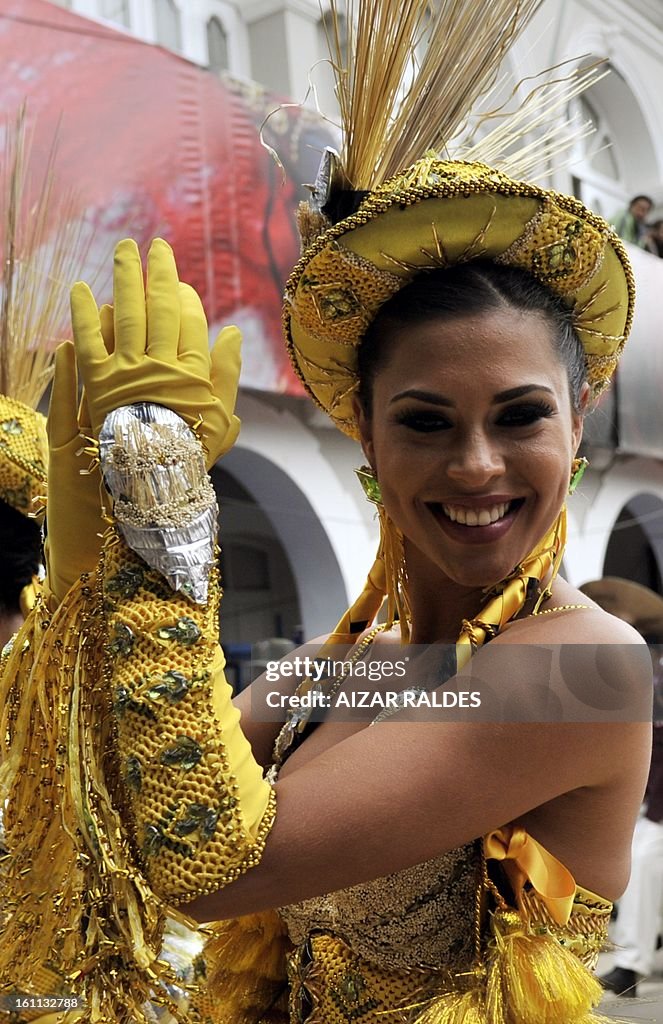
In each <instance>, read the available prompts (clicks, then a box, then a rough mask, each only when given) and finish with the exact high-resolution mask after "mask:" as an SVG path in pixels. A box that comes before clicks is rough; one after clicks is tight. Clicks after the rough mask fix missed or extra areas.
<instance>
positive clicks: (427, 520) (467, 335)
mask: <svg viewBox="0 0 663 1024" xmlns="http://www.w3.org/2000/svg"><path fill="white" fill-rule="evenodd" d="M359 420H360V430H361V435H362V443H363V447H364V450H365V453H366V455H367V457H368V459H369V462H370V463H371V465H372V466H373V467H374V469H375V470H376V473H377V477H378V481H379V483H380V488H381V491H382V497H383V501H384V505H385V508H386V510H387V512H388V513H389V515H390V516H391V518H392V519H393V521H394V522H395V523H396V525H397V526H398V527H399V528H400V529H401V531H402V532H403V534H404V537H405V538H406V549H410V546H411V545H414V547H415V548H416V549H418V551H419V553H420V554H422V555H423V556H424V560H427V561H428V562H429V563H432V566H431V567H433V566H434V567H436V569H437V570H441V571H442V572H443V573H444V574H445V575H446V576H447V577H448V578H450V579H451V580H453V581H454V582H456V583H457V584H460V585H464V586H468V587H477V586H489V585H492V584H494V583H497V582H498V581H499V580H501V579H503V578H504V576H506V575H507V574H508V573H509V572H511V571H512V570H513V568H514V567H515V566H516V565H517V564H518V563H519V562H520V561H522V559H523V558H524V557H525V555H527V554H528V552H529V551H531V550H532V548H533V547H534V546H535V545H536V543H537V542H538V541H539V540H540V539H541V538H542V537H543V536H544V534H545V533H546V530H547V529H548V528H549V527H550V526H551V525H552V523H553V522H554V520H555V518H556V516H557V514H558V512H559V510H560V508H561V506H562V504H563V502H564V498H565V495H566V493H567V490H568V486H569V479H570V474H571V462H572V460H573V457H574V455H575V453H576V450H577V448H578V444H579V443H580V437H581V433H582V419H581V416H580V415H578V414H577V413H574V412H573V409H572V406H571V398H570V394H569V384H568V378H567V373H566V368H565V366H563V365H562V363H561V362H560V359H559V356H558V355H557V352H556V350H555V348H554V344H553V340H552V333H551V328H550V326H549V325H548V323H547V321H546V320H545V319H544V318H543V316H540V315H539V314H536V313H523V312H521V311H519V310H514V309H510V308H506V309H501V310H497V311H491V312H489V313H484V314H481V315H475V316H470V317H467V318H463V319H457V320H453V321H451V322H442V321H435V320H432V321H429V322H426V323H423V324H419V325H418V326H413V327H407V328H401V329H399V330H398V333H394V334H393V335H392V336H391V338H390V339H389V351H388V355H387V358H386V360H385V362H384V364H383V365H382V366H381V367H380V368H379V370H378V371H377V373H376V376H375V380H374V385H373V409H372V415H371V416H370V418H368V417H366V416H365V415H364V414H363V412H361V411H360V412H359ZM416 561H417V564H418V565H420V564H421V559H420V558H419V557H417V559H416Z"/></svg>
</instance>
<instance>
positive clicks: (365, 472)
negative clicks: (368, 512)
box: [355, 466, 382, 505]
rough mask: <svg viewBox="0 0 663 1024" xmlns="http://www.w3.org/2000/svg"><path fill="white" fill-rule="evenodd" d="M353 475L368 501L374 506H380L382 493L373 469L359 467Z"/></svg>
mask: <svg viewBox="0 0 663 1024" xmlns="http://www.w3.org/2000/svg"><path fill="white" fill-rule="evenodd" d="M355 474H356V476H357V479H358V481H359V483H360V484H361V486H362V490H363V492H364V494H365V495H366V497H367V498H368V500H369V501H372V502H373V504H374V505H381V504H382V491H381V490H380V485H379V483H378V480H377V477H376V475H375V471H374V470H373V468H372V467H371V466H360V467H359V469H355Z"/></svg>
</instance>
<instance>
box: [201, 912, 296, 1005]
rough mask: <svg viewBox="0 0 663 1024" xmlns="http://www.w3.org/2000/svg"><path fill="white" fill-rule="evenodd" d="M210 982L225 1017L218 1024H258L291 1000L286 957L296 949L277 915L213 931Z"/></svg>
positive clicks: (222, 924)
mask: <svg viewBox="0 0 663 1024" xmlns="http://www.w3.org/2000/svg"><path fill="white" fill-rule="evenodd" d="M208 931H210V932H211V938H210V939H209V941H208V942H207V944H206V946H205V960H206V963H207V978H208V984H209V988H210V991H211V992H214V993H218V998H219V1003H220V1006H221V1013H220V1016H219V1017H218V1020H215V1024H255V1021H257V1020H260V1021H261V1022H262V1021H263V1020H264V1019H265V1017H266V1016H268V1015H269V1011H270V1010H273V1009H274V1010H275V1012H276V1015H277V1016H278V1015H280V1003H281V997H283V996H284V995H287V974H286V957H287V954H288V952H289V951H290V949H291V948H292V945H291V943H290V941H289V939H288V934H287V931H286V928H285V925H284V923H283V921H282V919H281V918H280V917H279V915H278V914H277V913H276V912H275V911H270V912H267V913H263V914H250V915H247V916H246V917H239V918H237V919H235V920H233V921H220V922H219V923H218V924H214V925H210V926H208Z"/></svg>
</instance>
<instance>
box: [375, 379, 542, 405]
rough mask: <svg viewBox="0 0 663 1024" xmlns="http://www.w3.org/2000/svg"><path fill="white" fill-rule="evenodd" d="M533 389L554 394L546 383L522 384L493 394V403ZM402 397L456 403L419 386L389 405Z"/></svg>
mask: <svg viewBox="0 0 663 1024" xmlns="http://www.w3.org/2000/svg"><path fill="white" fill-rule="evenodd" d="M531 391H547V392H548V394H549V395H552V394H554V391H553V390H552V388H549V387H547V386H546V385H545V384H521V385H519V386H518V387H517V388H508V389H507V390H506V391H499V392H498V393H497V394H496V395H494V396H493V403H494V404H495V405H497V404H499V403H500V402H509V401H511V400H512V399H514V398H522V397H523V395H528V394H529V393H530V392H531ZM401 398H418V399H419V400H420V401H422V402H430V403H432V404H433V405H444V406H447V407H449V408H453V407H455V405H456V403H455V402H453V401H452V400H451V399H450V398H446V397H445V395H440V394H438V392H436V391H421V390H420V389H419V388H408V389H407V390H406V391H399V392H398V394H397V395H394V397H393V398H390V399H389V405H393V403H394V402H398V401H400V400H401Z"/></svg>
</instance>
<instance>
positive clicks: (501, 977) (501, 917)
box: [415, 908, 608, 1024]
mask: <svg viewBox="0 0 663 1024" xmlns="http://www.w3.org/2000/svg"><path fill="white" fill-rule="evenodd" d="M490 929H491V938H490V940H489V942H488V948H487V952H486V957H485V964H484V966H483V968H481V967H478V968H477V970H476V972H475V976H474V979H473V981H472V982H470V985H469V988H468V987H467V975H462V976H459V977H458V978H457V979H456V981H457V984H458V986H459V990H458V991H454V990H453V989H452V990H451V991H449V992H445V993H442V994H440V995H439V996H436V997H435V998H434V999H432V1000H431V1001H430V1002H429V1003H428V1004H427V1005H426V1006H424V1007H423V1008H422V1009H421V1010H420V1012H419V1013H418V1014H417V1015H416V1017H415V1024H608V1018H607V1017H603V1016H601V1015H597V1014H595V1013H593V1008H594V1007H595V1006H597V1005H598V1003H599V1002H600V1001H601V998H602V996H603V990H602V988H601V985H600V984H599V982H598V981H597V979H596V978H595V977H594V976H593V975H592V974H591V973H590V971H589V970H587V968H586V967H584V966H583V965H582V964H581V963H580V961H579V960H578V959H577V958H576V957H575V956H574V955H573V953H571V952H570V951H569V950H568V949H565V948H564V946H562V945H561V944H560V942H559V941H558V940H557V939H556V938H555V937H554V936H553V935H550V934H548V933H545V932H543V933H542V932H538V933H534V932H531V931H530V930H529V929H528V925H527V923H526V922H525V921H524V920H523V918H522V917H521V915H520V913H519V912H518V911H516V910H512V909H509V908H502V909H499V910H497V911H495V913H494V914H492V916H491V924H490ZM463 987H465V991H463V990H462V989H463Z"/></svg>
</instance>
